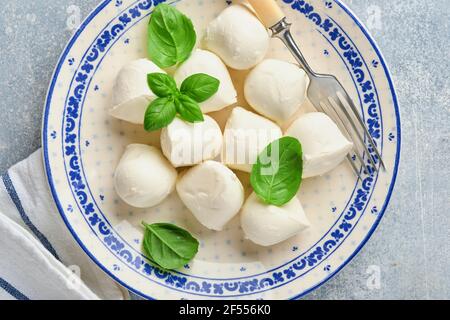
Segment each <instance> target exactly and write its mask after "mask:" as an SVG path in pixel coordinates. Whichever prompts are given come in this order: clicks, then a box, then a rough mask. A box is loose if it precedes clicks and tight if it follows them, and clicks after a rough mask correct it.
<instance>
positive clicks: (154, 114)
mask: <svg viewBox="0 0 450 320" xmlns="http://www.w3.org/2000/svg"><path fill="white" fill-rule="evenodd" d="M176 115H177V108H176V106H175V101H174V100H173V98H171V97H168V98H158V99H156V100H155V101H153V102H152V103H151V104H150V105H149V106H148V108H147V111H146V112H145V118H144V128H145V130H147V131H156V130H159V129H162V128H164V127H167V126H168V125H169V124H171V123H172V121H173V119H175V116H176Z"/></svg>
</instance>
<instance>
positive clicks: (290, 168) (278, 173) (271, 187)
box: [250, 137, 303, 206]
mask: <svg viewBox="0 0 450 320" xmlns="http://www.w3.org/2000/svg"><path fill="white" fill-rule="evenodd" d="M302 157H303V152H302V146H301V144H300V142H299V141H298V140H297V139H296V138H293V137H283V138H281V139H279V140H276V141H274V142H272V143H271V144H270V145H269V146H267V147H266V149H265V150H264V151H263V152H262V153H261V154H260V155H259V156H258V160H257V162H256V163H255V164H254V165H253V168H252V173H251V177H250V182H251V185H252V187H253V190H254V191H255V193H256V194H257V195H258V197H259V198H261V200H263V201H264V202H265V203H267V204H273V205H276V206H283V205H285V204H286V203H288V202H289V201H291V200H292V198H294V197H295V196H296V194H297V192H298V190H299V188H300V184H301V181H302V172H303V159H302Z"/></svg>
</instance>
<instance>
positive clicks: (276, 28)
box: [247, 0, 315, 77]
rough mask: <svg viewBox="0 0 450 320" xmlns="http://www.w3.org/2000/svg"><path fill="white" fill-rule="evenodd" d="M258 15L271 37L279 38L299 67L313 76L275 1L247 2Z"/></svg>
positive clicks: (289, 25)
mask: <svg viewBox="0 0 450 320" xmlns="http://www.w3.org/2000/svg"><path fill="white" fill-rule="evenodd" d="M247 1H248V2H249V3H250V5H251V6H252V7H253V9H254V10H255V11H256V13H257V14H258V16H259V18H260V19H261V21H262V23H263V24H264V25H265V26H266V27H267V28H268V29H270V30H271V31H272V36H273V37H275V38H279V39H280V40H281V41H283V43H284V44H285V45H286V47H287V48H288V49H289V51H290V52H291V53H292V55H293V56H294V57H295V59H296V60H297V62H298V63H299V64H300V66H301V67H302V68H303V70H305V72H306V73H307V74H308V76H310V77H311V76H314V75H315V73H314V71H312V69H311V67H310V66H309V64H308V62H307V61H306V59H305V57H304V56H303V54H302V52H301V51H300V48H299V47H298V45H297V44H296V43H295V40H294V38H293V37H292V34H291V24H290V23H289V22H287V20H286V15H285V14H284V13H283V11H282V10H281V8H280V6H279V5H278V4H277V3H276V1H275V0H247Z"/></svg>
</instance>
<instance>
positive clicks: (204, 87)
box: [180, 73, 220, 103]
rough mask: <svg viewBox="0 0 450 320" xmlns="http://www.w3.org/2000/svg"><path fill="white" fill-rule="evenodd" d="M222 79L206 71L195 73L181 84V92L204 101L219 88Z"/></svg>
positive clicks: (196, 99)
mask: <svg viewBox="0 0 450 320" xmlns="http://www.w3.org/2000/svg"><path fill="white" fill-rule="evenodd" d="M219 86H220V81H219V80H218V79H216V78H214V77H211V76H209V75H207V74H204V73H198V74H194V75H192V76H190V77H188V78H186V79H185V80H184V81H183V83H182V84H181V90H180V91H181V93H183V94H185V95H187V96H189V97H191V98H192V99H194V100H195V101H197V102H199V103H200V102H204V101H206V100H208V99H209V98H211V97H212V96H213V95H215V94H216V93H217V91H218V90H219Z"/></svg>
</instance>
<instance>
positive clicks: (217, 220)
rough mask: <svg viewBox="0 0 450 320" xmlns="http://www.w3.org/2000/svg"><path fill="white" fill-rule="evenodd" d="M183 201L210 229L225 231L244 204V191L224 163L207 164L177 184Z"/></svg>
mask: <svg viewBox="0 0 450 320" xmlns="http://www.w3.org/2000/svg"><path fill="white" fill-rule="evenodd" d="M177 191H178V195H179V196H180V199H181V201H183V203H184V204H185V205H186V207H187V208H188V209H189V210H190V211H191V212H192V214H193V215H194V216H195V217H196V218H197V220H198V221H199V222H200V223H201V224H202V225H204V226H205V227H206V228H208V229H211V230H216V231H221V230H222V229H223V228H224V226H225V225H226V224H227V223H228V222H229V221H230V220H231V219H232V218H233V217H234V216H235V215H236V214H237V213H238V212H239V210H240V209H241V207H242V204H243V203H244V187H243V186H242V184H241V182H240V181H239V179H238V178H237V176H236V175H235V174H234V173H233V171H231V170H230V169H228V168H227V167H225V166H224V165H223V164H221V163H220V162H215V161H206V162H204V163H202V164H200V165H198V166H196V167H194V168H192V169H190V170H189V171H187V172H186V173H185V174H184V175H183V176H182V177H181V178H180V179H179V181H178V183H177Z"/></svg>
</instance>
